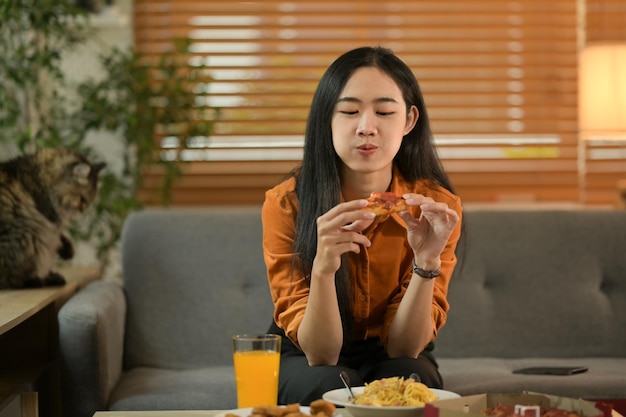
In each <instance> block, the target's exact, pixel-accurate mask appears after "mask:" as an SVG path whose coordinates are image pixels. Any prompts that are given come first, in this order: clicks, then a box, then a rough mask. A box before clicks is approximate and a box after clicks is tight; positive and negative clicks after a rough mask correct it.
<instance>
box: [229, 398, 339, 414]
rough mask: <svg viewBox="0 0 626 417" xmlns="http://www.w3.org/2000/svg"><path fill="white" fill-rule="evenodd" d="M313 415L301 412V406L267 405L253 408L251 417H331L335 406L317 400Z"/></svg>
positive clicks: (314, 404) (311, 408) (311, 407)
mask: <svg viewBox="0 0 626 417" xmlns="http://www.w3.org/2000/svg"><path fill="white" fill-rule="evenodd" d="M310 412H311V414H307V413H305V412H303V411H301V410H300V404H297V403H296V404H289V405H285V406H280V405H267V406H262V407H253V408H252V412H251V414H250V416H249V417H330V416H332V415H333V414H334V412H335V405H334V404H333V403H331V402H328V401H326V400H315V401H313V402H311V405H310ZM224 417H239V415H238V414H235V413H226V415H225V416H224Z"/></svg>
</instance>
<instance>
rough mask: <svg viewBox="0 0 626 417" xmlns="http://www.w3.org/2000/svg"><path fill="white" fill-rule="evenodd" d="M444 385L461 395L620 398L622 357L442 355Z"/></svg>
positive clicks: (625, 370)
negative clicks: (541, 371)
mask: <svg viewBox="0 0 626 417" xmlns="http://www.w3.org/2000/svg"><path fill="white" fill-rule="evenodd" d="M574 365H576V366H578V365H581V366H587V367H588V368H589V370H588V371H587V372H585V373H581V374H576V375H566V376H555V375H516V374H513V370H514V369H519V368H525V367H529V366H574ZM439 366H440V372H441V374H442V376H443V381H444V388H445V389H447V390H450V391H454V392H456V393H458V394H461V395H474V394H482V393H519V392H522V391H533V392H541V393H544V394H551V395H558V396H562V397H570V398H586V399H610V398H624V395H626V391H624V389H625V387H626V358H621V359H618V358H588V357H581V358H566V359H563V358H533V359H502V358H458V359H452V358H446V359H440V360H439Z"/></svg>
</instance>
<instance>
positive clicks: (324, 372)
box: [269, 324, 443, 405]
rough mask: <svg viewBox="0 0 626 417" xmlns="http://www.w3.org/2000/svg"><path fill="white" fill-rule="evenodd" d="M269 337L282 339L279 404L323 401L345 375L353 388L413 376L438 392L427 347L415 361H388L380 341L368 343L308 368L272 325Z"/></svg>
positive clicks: (435, 371) (438, 381) (438, 382)
mask: <svg viewBox="0 0 626 417" xmlns="http://www.w3.org/2000/svg"><path fill="white" fill-rule="evenodd" d="M269 333H273V334H279V335H281V336H283V338H282V348H281V358H280V377H279V382H278V403H279V404H293V403H299V404H301V405H309V404H310V403H311V401H315V400H318V399H320V398H322V394H324V393H325V392H327V391H331V390H334V389H337V388H342V387H343V383H342V382H341V379H340V378H339V373H340V372H341V371H345V372H347V373H348V376H349V377H350V383H351V384H352V386H355V387H356V386H362V385H364V383H365V382H371V381H373V380H376V379H380V378H388V377H393V376H398V377H405V378H407V377H408V376H409V375H410V374H411V373H413V372H415V373H416V374H418V375H419V376H420V378H421V381H422V383H424V384H426V385H427V386H429V387H431V388H441V387H442V385H443V381H442V379H441V374H439V369H438V366H437V362H436V361H435V358H434V356H433V355H432V353H431V351H432V349H433V348H434V345H433V344H432V343H430V344H429V345H428V347H427V348H426V349H424V351H423V352H422V353H420V355H419V356H418V357H417V358H394V359H392V358H390V357H389V356H388V355H387V352H386V351H385V348H384V347H383V345H382V343H381V342H380V340H379V339H368V340H365V341H359V342H355V343H353V344H352V346H351V349H350V354H346V355H344V354H342V355H341V356H340V357H339V362H338V364H337V365H333V366H309V364H308V362H307V359H306V357H305V356H304V353H303V352H302V351H301V350H300V349H298V348H297V347H296V346H295V345H294V344H293V343H292V342H291V340H289V338H288V337H286V336H285V333H284V332H283V331H282V329H280V328H279V327H278V326H276V325H275V324H272V326H270V329H269Z"/></svg>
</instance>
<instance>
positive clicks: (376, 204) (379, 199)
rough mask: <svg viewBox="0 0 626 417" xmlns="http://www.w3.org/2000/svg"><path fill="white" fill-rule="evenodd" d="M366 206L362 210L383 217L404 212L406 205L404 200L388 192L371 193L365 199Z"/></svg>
mask: <svg viewBox="0 0 626 417" xmlns="http://www.w3.org/2000/svg"><path fill="white" fill-rule="evenodd" d="M367 201H368V204H367V206H365V207H363V210H367V211H372V212H374V213H375V214H376V215H377V216H384V215H387V214H391V213H396V212H398V211H402V210H406V209H407V207H408V206H407V205H406V201H404V198H402V197H398V196H397V195H395V194H394V193H389V192H384V193H380V192H373V193H372V194H371V195H370V196H369V197H368V198H367Z"/></svg>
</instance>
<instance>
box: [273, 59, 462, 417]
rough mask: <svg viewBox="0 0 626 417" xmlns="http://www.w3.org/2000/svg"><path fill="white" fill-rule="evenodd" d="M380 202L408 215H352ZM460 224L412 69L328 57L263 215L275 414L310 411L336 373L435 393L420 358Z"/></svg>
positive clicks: (434, 322) (336, 382) (429, 366)
mask: <svg viewBox="0 0 626 417" xmlns="http://www.w3.org/2000/svg"><path fill="white" fill-rule="evenodd" d="M382 191H389V192H392V193H394V194H396V195H398V196H402V197H404V198H405V200H406V204H407V205H408V209H407V210H405V211H401V212H399V213H394V214H392V215H390V216H374V214H373V213H371V212H369V211H367V210H363V207H365V206H366V204H367V200H366V198H367V197H368V196H370V194H371V193H372V192H382ZM461 211H462V208H461V201H460V199H459V198H458V197H457V196H456V195H454V193H453V189H452V186H451V184H450V181H449V180H448V177H447V175H446V173H445V172H444V170H443V167H442V165H441V162H440V161H439V159H438V157H437V154H436V151H435V149H434V145H433V140H432V133H431V131H430V126H429V122H428V116H427V114H426V108H425V106H424V100H423V98H422V95H421V92H420V88H419V85H418V82H417V80H416V79H415V76H414V75H413V73H412V72H411V70H410V68H409V67H408V66H406V65H405V64H404V63H403V62H402V61H401V60H400V59H399V58H398V57H396V56H395V55H394V54H393V53H392V52H391V51H390V50H388V49H385V48H382V47H363V48H358V49H354V50H352V51H349V52H347V53H345V54H344V55H342V56H340V57H339V58H338V59H337V60H336V61H335V62H333V63H332V64H331V66H330V67H329V68H328V69H327V71H326V72H325V74H324V75H323V77H322V78H321V80H320V83H319V86H318V88H317V91H316V92H315V95H314V97H313V102H312V105H311V110H310V115H309V119H308V123H307V129H306V134H305V142H304V156H303V160H302V164H301V165H300V167H298V168H297V169H296V170H295V171H294V172H293V173H292V175H290V176H289V178H287V179H286V180H285V181H284V182H282V183H280V184H279V185H277V186H276V187H274V188H273V189H271V190H269V191H268V192H267V193H266V197H265V202H264V204H263V230H264V237H263V248H264V256H265V262H266V265H267V271H268V279H269V284H270V289H271V292H272V297H273V301H274V305H275V310H274V324H273V325H272V327H271V329H270V332H272V333H278V334H282V335H283V336H286V337H284V338H283V349H282V356H281V365H280V367H281V368H280V378H279V379H280V381H279V395H278V401H279V403H280V404H288V403H295V402H298V403H300V404H304V405H306V404H309V403H310V402H311V401H313V400H316V399H319V398H321V396H322V394H323V393H324V392H326V391H329V390H332V389H336V388H339V387H341V386H342V383H341V379H340V378H339V373H340V372H341V371H346V372H347V373H348V375H349V378H350V380H351V382H352V384H353V385H363V384H364V383H365V382H369V381H373V380H375V379H380V378H384V377H391V376H404V377H408V376H409V375H410V374H411V373H417V374H418V375H419V376H420V378H421V380H422V382H423V383H425V384H426V385H428V386H430V387H434V388H441V386H442V380H441V375H440V374H439V372H438V370H437V364H436V362H435V359H434V357H433V356H432V354H431V353H430V350H432V343H431V342H432V340H433V339H434V338H435V336H436V335H437V331H438V330H439V329H440V328H441V327H442V326H443V324H444V323H445V321H446V312H447V311H448V307H449V306H448V303H447V301H446V295H447V291H448V283H449V280H450V277H451V275H452V271H453V269H454V266H455V264H456V257H455V254H454V250H455V247H456V244H457V242H458V240H459V237H460V234H461V231H460V229H461V227H460V226H461ZM433 276H436V277H434V278H431V277H433Z"/></svg>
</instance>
